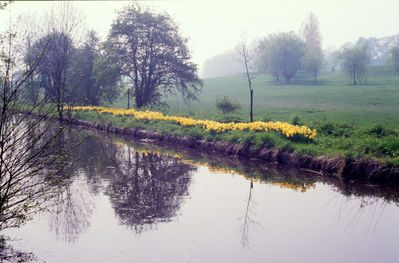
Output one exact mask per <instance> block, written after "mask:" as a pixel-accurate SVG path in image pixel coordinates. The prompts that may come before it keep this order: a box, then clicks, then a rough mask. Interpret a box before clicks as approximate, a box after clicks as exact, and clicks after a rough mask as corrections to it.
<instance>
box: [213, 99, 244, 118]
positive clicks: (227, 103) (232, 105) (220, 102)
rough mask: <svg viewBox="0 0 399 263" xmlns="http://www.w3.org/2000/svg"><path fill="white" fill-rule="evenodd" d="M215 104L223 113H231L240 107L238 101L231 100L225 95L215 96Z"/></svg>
mask: <svg viewBox="0 0 399 263" xmlns="http://www.w3.org/2000/svg"><path fill="white" fill-rule="evenodd" d="M215 106H216V108H217V109H218V110H219V111H221V112H222V113H223V114H231V113H234V112H236V111H237V110H239V109H241V104H240V103H239V102H238V101H235V102H234V101H231V100H230V99H229V97H227V96H223V97H222V98H217V99H216V101H215Z"/></svg>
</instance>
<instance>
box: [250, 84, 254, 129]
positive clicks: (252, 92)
mask: <svg viewBox="0 0 399 263" xmlns="http://www.w3.org/2000/svg"><path fill="white" fill-rule="evenodd" d="M250 96H251V102H250V107H251V113H250V122H253V121H254V113H253V105H254V90H253V89H252V88H251V91H250Z"/></svg>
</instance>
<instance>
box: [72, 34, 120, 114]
mask: <svg viewBox="0 0 399 263" xmlns="http://www.w3.org/2000/svg"><path fill="white" fill-rule="evenodd" d="M119 80H120V71H119V67H118V66H117V65H116V64H115V63H112V62H111V60H110V59H109V58H107V57H106V56H104V55H103V54H101V51H100V42H99V39H98V37H97V34H96V33H95V32H94V31H91V32H89V34H88V36H87V40H86V41H85V44H84V45H83V46H82V47H80V48H79V49H77V50H76V52H75V56H74V64H73V70H72V77H71V82H72V83H71V89H72V92H71V94H72V95H73V96H71V99H70V101H71V102H72V101H73V102H74V103H76V104H78V105H92V106H98V105H100V103H101V102H103V103H104V102H108V103H112V102H113V101H114V100H115V99H117V97H118V95H119V93H120V87H119V86H118V81H119Z"/></svg>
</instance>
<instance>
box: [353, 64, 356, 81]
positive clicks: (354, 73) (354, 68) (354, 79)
mask: <svg viewBox="0 0 399 263" xmlns="http://www.w3.org/2000/svg"><path fill="white" fill-rule="evenodd" d="M353 85H356V66H355V65H353Z"/></svg>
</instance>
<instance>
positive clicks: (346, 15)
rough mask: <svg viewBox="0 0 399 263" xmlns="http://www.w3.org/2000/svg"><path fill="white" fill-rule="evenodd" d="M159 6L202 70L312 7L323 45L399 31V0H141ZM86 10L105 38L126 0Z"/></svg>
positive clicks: (34, 10)
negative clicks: (241, 43)
mask: <svg viewBox="0 0 399 263" xmlns="http://www.w3.org/2000/svg"><path fill="white" fill-rule="evenodd" d="M140 3H141V4H143V5H146V6H149V7H150V8H152V9H153V10H154V11H156V12H162V11H165V12H167V13H169V14H170V15H171V16H172V17H173V18H174V20H175V21H176V22H177V24H178V25H179V27H180V30H181V33H182V35H183V36H184V37H187V38H189V43H188V45H189V48H190V50H191V54H192V58H193V61H194V62H195V63H197V64H198V65H199V68H200V72H201V70H202V67H203V65H204V63H205V62H206V60H207V59H209V58H211V57H213V56H215V55H218V54H221V53H224V52H225V51H227V50H232V49H233V48H234V47H235V46H236V45H237V44H238V42H239V41H240V40H241V39H243V38H245V39H247V40H248V41H253V40H256V39H259V38H262V37H264V36H267V35H268V34H271V33H278V32H285V31H295V32H297V31H298V30H299V28H300V27H301V24H302V23H303V21H304V20H305V18H306V16H307V14H308V13H309V12H313V13H314V14H315V15H316V16H317V17H318V19H319V21H320V31H321V34H322V37H323V42H322V45H323V48H331V47H339V46H341V45H342V44H344V43H346V42H352V43H353V42H355V41H356V40H357V39H358V38H359V37H366V38H367V37H377V38H379V37H385V36H391V35H395V34H398V33H399V16H398V15H397V10H399V1H397V0H382V1H378V2H377V1H372V0H350V1H348V0H335V1H321V0H301V1H298V0H280V1H267V0H241V1H240V0H196V1H194V0H191V1H190V0H180V1H141V2H140ZM56 4H57V2H56V1H54V2H35V1H32V2H25V1H23V2H18V1H17V2H14V3H12V4H11V5H10V7H9V8H8V10H7V11H6V12H4V11H3V14H1V15H2V16H3V18H2V19H1V23H2V25H1V26H2V28H4V26H5V23H7V22H6V21H7V19H4V18H5V16H6V15H5V14H4V13H7V14H9V13H11V14H12V15H13V17H17V16H18V15H21V14H26V13H30V14H31V15H34V16H37V17H40V16H42V15H43V14H45V13H46V12H48V10H49V9H50V8H51V6H52V5H56ZM72 4H73V5H74V6H75V7H76V8H78V9H80V10H81V12H82V14H84V16H85V21H86V24H87V26H86V27H87V29H95V30H96V31H98V32H99V33H100V35H101V36H102V37H103V38H105V37H106V35H107V32H108V30H109V28H110V25H111V23H112V21H113V19H115V18H116V11H117V10H119V9H121V8H123V7H124V6H126V5H129V4H130V2H127V1H74V2H72Z"/></svg>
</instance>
